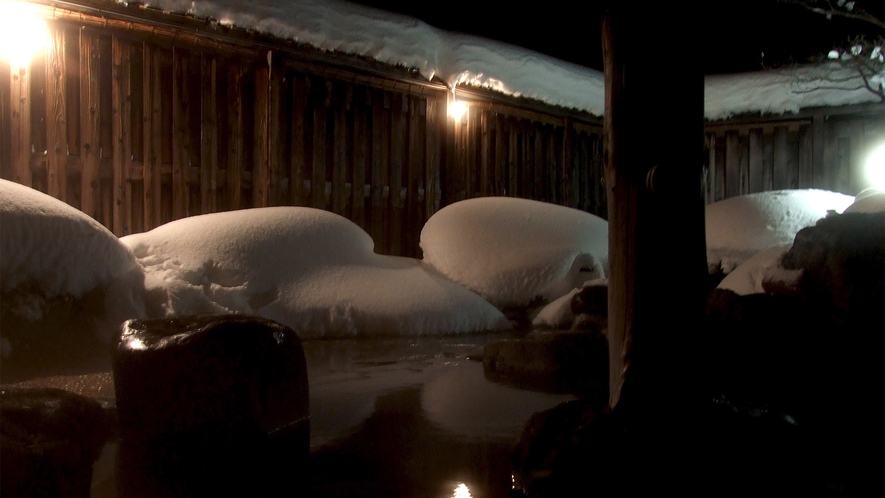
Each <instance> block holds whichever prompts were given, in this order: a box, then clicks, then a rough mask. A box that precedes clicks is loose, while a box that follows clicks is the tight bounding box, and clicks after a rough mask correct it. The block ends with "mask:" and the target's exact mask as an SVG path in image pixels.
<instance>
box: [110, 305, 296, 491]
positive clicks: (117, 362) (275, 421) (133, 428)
mask: <svg viewBox="0 0 885 498" xmlns="http://www.w3.org/2000/svg"><path fill="white" fill-rule="evenodd" d="M113 363H114V382H115V390H116V397H117V410H118V414H119V419H120V426H121V432H122V436H123V441H122V445H121V455H120V459H119V462H118V465H119V469H118V476H119V477H120V482H119V485H120V488H121V491H123V492H124V495H126V496H157V495H161V496H194V495H201V496H203V495H205V496H208V495H211V494H217V495H222V494H224V495H230V493H234V494H238V495H246V494H253V495H261V496H269V495H276V494H286V495H287V496H293V495H295V496H297V495H298V494H299V492H303V491H304V490H305V489H306V488H307V486H305V480H306V478H307V475H306V472H305V471H306V465H307V453H308V450H309V406H308V386H307V371H306V367H305V360H304V352H303V349H302V347H301V342H300V340H299V339H298V336H297V335H296V334H295V333H294V332H293V331H292V330H291V329H290V328H288V327H286V326H284V325H282V324H279V323H277V322H274V321H272V320H267V319H264V318H259V317H253V316H244V315H197V316H187V317H177V318H171V319H158V320H131V321H129V322H127V323H126V324H125V326H124V327H123V331H122V334H121V335H120V337H119V339H118V341H117V343H116V349H115V351H114V357H113Z"/></svg>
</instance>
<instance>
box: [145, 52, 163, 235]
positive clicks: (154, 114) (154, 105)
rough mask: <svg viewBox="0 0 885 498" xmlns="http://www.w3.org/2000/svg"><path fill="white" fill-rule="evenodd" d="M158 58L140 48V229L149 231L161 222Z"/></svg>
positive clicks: (159, 83)
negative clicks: (141, 122)
mask: <svg viewBox="0 0 885 498" xmlns="http://www.w3.org/2000/svg"><path fill="white" fill-rule="evenodd" d="M162 58H163V54H162V52H161V51H160V50H159V49H156V48H151V47H149V46H148V45H147V44H145V47H144V72H143V81H144V83H143V88H144V92H143V99H144V103H143V104H142V105H143V108H144V111H143V112H144V116H143V119H144V126H143V133H144V135H143V140H144V161H143V162H142V168H143V170H142V178H143V179H144V188H143V194H144V211H143V213H144V228H145V230H150V229H151V228H153V227H156V226H159V225H160V224H161V223H162V221H161V219H160V213H161V211H162V205H161V203H162V165H161V162H160V161H161V159H162V151H161V144H160V142H161V136H162V134H161V129H162V125H161V121H162V117H163V112H162V111H163V109H162V85H161V82H162V71H161V65H162Z"/></svg>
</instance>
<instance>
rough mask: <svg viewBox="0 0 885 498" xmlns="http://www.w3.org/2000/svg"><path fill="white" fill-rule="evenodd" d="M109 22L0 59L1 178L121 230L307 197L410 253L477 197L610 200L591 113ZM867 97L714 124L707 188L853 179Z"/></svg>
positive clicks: (325, 58)
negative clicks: (851, 106)
mask: <svg viewBox="0 0 885 498" xmlns="http://www.w3.org/2000/svg"><path fill="white" fill-rule="evenodd" d="M119 8H120V9H123V8H124V7H119ZM112 21H113V19H111V20H109V19H107V18H101V17H94V18H92V17H89V16H84V15H82V14H80V15H79V16H77V18H76V22H72V21H71V20H70V19H67V18H59V19H57V20H55V21H52V22H50V34H51V43H50V44H49V46H48V47H46V48H45V49H44V51H43V53H42V54H39V55H38V56H37V57H35V58H34V59H33V60H32V61H31V63H30V64H29V66H28V67H11V66H10V64H8V63H7V62H5V61H2V62H0V123H2V124H3V127H2V129H0V177H2V178H5V179H11V180H13V181H16V182H18V183H22V184H24V185H29V186H32V187H34V188H35V189H38V190H40V191H43V192H46V193H48V194H49V195H52V196H54V197H57V198H59V199H61V200H64V201H65V202H67V203H69V204H71V205H72V206H74V207H76V208H78V209H81V210H82V211H84V212H85V213H87V214H89V215H90V216H92V217H94V218H95V219H97V220H98V221H100V222H101V223H103V224H104V225H105V226H107V227H108V228H110V229H111V230H112V231H113V232H114V233H116V234H117V235H120V236H123V235H126V234H130V233H135V232H141V231H146V230H150V229H151V228H154V227H156V226H158V225H160V224H163V223H166V222H169V221H172V220H175V219H179V218H183V217H186V216H193V215H198V214H203V213H212V212H218V211H225V210H231V209H243V208H250V207H263V206H276V205H293V206H311V207H316V208H320V209H326V210H330V211H333V212H336V213H338V214H341V215H343V216H346V217H348V218H349V219H351V220H353V221H354V222H355V223H357V224H358V225H360V226H361V227H363V228H364V229H365V230H366V231H367V232H368V233H369V234H370V235H371V236H372V237H373V239H374V240H375V242H376V251H378V252H380V253H385V254H401V255H410V256H420V249H419V247H418V241H419V236H420V231H421V228H422V227H423V225H424V222H425V221H426V220H427V218H429V217H430V216H431V215H432V214H433V213H434V212H436V211H437V210H438V209H439V208H440V207H441V206H445V205H447V204H450V203H452V202H456V201H458V200H462V199H466V198H470V197H480V196H490V195H506V196H517V197H523V198H530V199H537V200H542V201H547V202H552V203H557V204H562V205H566V206H571V207H575V208H578V209H582V210H584V211H587V212H591V213H594V214H598V215H600V216H603V217H604V216H605V215H606V199H605V190H604V185H603V182H602V178H603V170H602V169H603V166H602V165H603V150H602V126H601V121H600V120H599V119H598V118H594V117H592V116H589V115H587V114H583V113H579V112H575V111H569V110H565V109H561V108H556V107H552V106H546V105H542V104H539V103H537V102H531V101H527V100H524V99H514V98H508V97H503V96H500V95H496V94H494V93H491V92H482V91H477V90H467V89H461V90H458V95H459V99H460V100H464V101H465V102H467V103H468V104H469V108H468V112H467V113H466V114H465V116H464V118H462V119H461V120H459V121H458V122H456V121H455V120H454V119H452V118H450V117H448V116H447V107H448V105H449V103H450V101H451V99H452V95H451V92H450V91H449V90H448V89H447V88H446V87H445V86H444V85H442V84H441V83H438V82H430V83H428V82H426V81H421V80H420V79H419V78H416V77H414V76H410V75H409V74H408V71H407V70H403V69H402V68H392V67H389V66H384V67H383V68H381V69H378V68H377V66H380V65H379V64H375V66H372V67H371V68H373V69H372V70H371V71H367V70H365V67H366V65H367V64H369V63H362V62H361V61H359V60H357V61H356V62H354V59H355V58H354V57H349V56H343V55H337V54H335V55H327V54H323V53H322V52H320V51H313V50H312V49H310V50H306V49H303V48H297V49H296V48H292V47H291V46H290V45H286V44H281V45H280V47H279V48H277V47H276V46H274V45H273V44H270V45H268V44H255V43H252V42H251V41H250V40H245V41H243V40H241V39H238V38H237V37H230V39H229V43H228V42H227V41H225V40H228V39H227V38H224V37H221V38H222V39H221V41H219V37H218V36H214V37H212V38H210V39H206V38H205V36H202V35H200V34H196V35H195V34H194V33H193V32H189V31H177V30H176V29H174V28H169V27H168V26H166V27H163V28H162V29H159V30H158V29H157V28H156V26H147V27H144V29H135V28H136V27H137V26H138V25H137V24H133V23H132V22H131V21H126V22H122V21H117V22H112ZM188 22H196V21H188ZM305 54H307V55H305ZM340 61H344V62H346V63H348V64H350V65H348V64H338V62H340ZM351 66H353V67H356V69H352V68H351ZM860 110H861V111H862V112H860V113H845V114H840V115H834V114H833V113H832V111H831V110H821V111H819V112H818V113H804V114H802V115H799V116H795V117H793V118H790V119H787V120H779V121H771V120H763V119H761V118H755V120H753V119H747V118H744V119H737V120H731V121H727V122H716V123H708V125H707V143H708V146H709V164H708V166H707V168H706V169H705V171H706V173H707V178H706V183H707V187H706V196H707V200H708V202H713V201H716V200H719V199H722V198H725V197H730V196H733V195H740V194H744V193H750V192H759V191H763V190H770V189H777V188H800V187H817V188H827V189H833V190H840V191H843V192H847V193H855V192H856V191H857V190H859V189H860V188H862V186H863V185H862V179H861V176H860V173H859V165H860V164H861V161H862V159H863V156H864V154H865V153H866V151H867V150H868V149H869V147H870V146H872V145H873V143H874V142H875V141H877V140H882V139H883V138H885V113H883V112H882V110H883V109H882V106H878V107H877V106H867V107H863V108H860ZM650 132H653V131H650Z"/></svg>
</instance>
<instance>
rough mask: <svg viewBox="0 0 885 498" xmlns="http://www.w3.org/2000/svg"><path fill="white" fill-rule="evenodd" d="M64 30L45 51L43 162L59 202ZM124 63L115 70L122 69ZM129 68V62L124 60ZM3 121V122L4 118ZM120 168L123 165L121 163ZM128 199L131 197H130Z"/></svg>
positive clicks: (63, 153)
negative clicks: (44, 142)
mask: <svg viewBox="0 0 885 498" xmlns="http://www.w3.org/2000/svg"><path fill="white" fill-rule="evenodd" d="M68 36H69V34H68V32H67V31H66V30H53V31H51V32H50V35H49V44H50V46H49V50H47V51H46V57H47V70H46V165H47V169H48V171H47V175H48V183H49V185H48V187H49V189H48V193H49V195H51V196H53V197H55V198H56V199H60V200H62V201H64V200H66V199H67V190H68V134H67V128H68V123H67V111H66V108H67V93H66V90H67V80H68V71H67V66H66V59H65V43H66V40H67V38H68ZM122 65H123V63H122V62H121V65H120V66H119V67H117V66H115V67H116V68H117V70H118V71H119V70H123V69H122ZM126 66H127V69H128V61H126ZM4 122H5V121H4ZM120 167H122V165H120ZM127 171H128V169H127ZM130 198H131V197H130Z"/></svg>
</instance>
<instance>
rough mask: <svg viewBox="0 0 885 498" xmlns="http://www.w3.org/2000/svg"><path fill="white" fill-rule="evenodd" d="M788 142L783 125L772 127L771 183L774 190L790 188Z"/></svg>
mask: <svg viewBox="0 0 885 498" xmlns="http://www.w3.org/2000/svg"><path fill="white" fill-rule="evenodd" d="M790 167H791V164H790V143H789V137H788V133H787V128H786V127H785V126H778V127H777V128H775V129H774V171H773V184H772V187H773V188H774V189H775V190H780V189H785V188H790V174H789V169H790Z"/></svg>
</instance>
